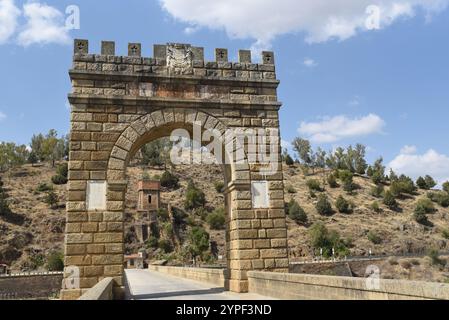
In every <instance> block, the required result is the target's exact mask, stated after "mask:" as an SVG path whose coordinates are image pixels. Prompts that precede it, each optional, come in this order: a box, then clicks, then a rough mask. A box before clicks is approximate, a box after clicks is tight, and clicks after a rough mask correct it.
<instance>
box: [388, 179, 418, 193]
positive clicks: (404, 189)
mask: <svg viewBox="0 0 449 320" xmlns="http://www.w3.org/2000/svg"><path fill="white" fill-rule="evenodd" d="M390 191H391V193H392V194H393V195H394V196H395V197H400V196H402V195H403V194H410V195H413V194H414V193H415V191H416V186H415V183H414V182H413V180H412V179H411V178H409V177H407V176H405V175H401V176H400V177H399V178H398V180H395V181H392V182H391V186H390Z"/></svg>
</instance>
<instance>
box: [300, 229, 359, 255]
mask: <svg viewBox="0 0 449 320" xmlns="http://www.w3.org/2000/svg"><path fill="white" fill-rule="evenodd" d="M309 239H310V243H311V246H312V248H314V249H315V250H320V249H322V250H323V256H324V257H331V256H332V251H333V249H334V250H335V255H336V256H337V257H343V256H347V255H348V254H349V253H350V252H349V249H348V244H347V243H346V242H345V241H344V240H342V239H341V238H340V235H339V234H338V232H336V231H331V232H329V231H328V230H327V228H326V227H325V226H324V224H323V223H321V222H317V223H315V224H314V225H313V226H312V227H311V228H310V230H309Z"/></svg>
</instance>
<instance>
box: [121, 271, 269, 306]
mask: <svg viewBox="0 0 449 320" xmlns="http://www.w3.org/2000/svg"><path fill="white" fill-rule="evenodd" d="M125 273H126V279H127V288H126V289H127V299H129V300H269V299H271V298H268V297H264V296H261V295H257V294H252V293H233V292H229V291H225V290H224V288H221V287H217V286H215V285H212V284H207V283H203V282H198V281H193V280H188V279H184V278H179V277H174V276H171V275H167V274H164V273H160V272H156V271H149V270H138V269H127V270H125Z"/></svg>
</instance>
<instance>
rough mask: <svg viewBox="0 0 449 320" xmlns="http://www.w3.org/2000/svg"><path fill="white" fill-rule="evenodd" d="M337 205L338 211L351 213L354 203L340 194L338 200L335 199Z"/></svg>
mask: <svg viewBox="0 0 449 320" xmlns="http://www.w3.org/2000/svg"><path fill="white" fill-rule="evenodd" d="M335 207H336V208H337V210H338V212H340V213H351V212H352V205H351V203H350V202H349V201H348V200H346V199H345V198H343V197H342V196H339V197H338V198H337V201H335Z"/></svg>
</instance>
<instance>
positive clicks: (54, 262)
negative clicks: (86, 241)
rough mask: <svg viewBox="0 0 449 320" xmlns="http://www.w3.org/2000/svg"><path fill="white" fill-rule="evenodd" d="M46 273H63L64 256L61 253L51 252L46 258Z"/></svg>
mask: <svg viewBox="0 0 449 320" xmlns="http://www.w3.org/2000/svg"><path fill="white" fill-rule="evenodd" d="M47 269H48V271H63V270H64V255H63V254H62V252H59V251H53V252H51V253H50V254H49V255H48V258H47Z"/></svg>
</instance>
